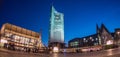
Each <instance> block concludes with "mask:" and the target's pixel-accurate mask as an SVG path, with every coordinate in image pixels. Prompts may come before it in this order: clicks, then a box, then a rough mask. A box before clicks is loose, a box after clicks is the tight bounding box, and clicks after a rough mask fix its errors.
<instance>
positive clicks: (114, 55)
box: [0, 48, 120, 57]
mask: <svg viewBox="0 0 120 57" xmlns="http://www.w3.org/2000/svg"><path fill="white" fill-rule="evenodd" d="M119 51H120V48H116V49H109V50H104V51H96V52H88V53H51V54H46V53H40V54H39V53H36V54H34V53H24V52H16V51H15V52H3V51H0V57H120V52H119Z"/></svg>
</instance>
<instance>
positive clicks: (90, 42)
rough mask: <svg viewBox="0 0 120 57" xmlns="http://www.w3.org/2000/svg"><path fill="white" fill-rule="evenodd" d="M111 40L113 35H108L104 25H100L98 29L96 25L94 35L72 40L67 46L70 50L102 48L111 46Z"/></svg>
mask: <svg viewBox="0 0 120 57" xmlns="http://www.w3.org/2000/svg"><path fill="white" fill-rule="evenodd" d="M116 32H117V31H116ZM113 40H114V37H113V33H110V32H109V31H108V30H107V28H106V27H105V26H104V24H102V25H101V28H99V27H98V25H97V26H96V34H93V35H90V36H86V37H82V38H74V39H72V40H70V41H69V42H68V46H69V47H71V48H78V47H89V46H96V45H102V46H104V45H109V44H113Z"/></svg>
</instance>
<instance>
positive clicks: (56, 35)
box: [48, 6, 64, 48]
mask: <svg viewBox="0 0 120 57" xmlns="http://www.w3.org/2000/svg"><path fill="white" fill-rule="evenodd" d="M49 32H50V35H49V45H48V46H49V47H51V48H53V47H59V48H63V47H64V15H63V14H62V13H60V12H58V11H56V10H55V8H54V7H53V6H52V10H51V18H50V31H49Z"/></svg>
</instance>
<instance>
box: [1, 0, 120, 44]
mask: <svg viewBox="0 0 120 57" xmlns="http://www.w3.org/2000/svg"><path fill="white" fill-rule="evenodd" d="M52 5H53V6H54V7H55V9H56V10H57V11H58V12H61V13H63V14H64V29H65V30H64V32H65V43H68V41H69V40H71V39H73V38H75V37H84V36H88V35H92V34H95V33H96V24H98V25H99V27H100V25H101V24H102V23H103V24H105V26H106V27H107V29H108V30H109V31H110V32H114V29H115V28H120V1H119V0H0V27H1V26H2V25H3V24H4V23H11V24H14V25H17V26H20V27H23V28H26V29H29V30H33V31H35V32H40V29H42V41H43V43H44V44H45V45H47V44H48V37H49V25H50V24H49V23H50V13H51V7H52Z"/></svg>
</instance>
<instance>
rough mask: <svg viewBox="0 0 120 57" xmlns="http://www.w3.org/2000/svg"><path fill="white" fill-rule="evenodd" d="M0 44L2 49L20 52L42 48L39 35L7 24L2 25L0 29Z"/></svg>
mask: <svg viewBox="0 0 120 57" xmlns="http://www.w3.org/2000/svg"><path fill="white" fill-rule="evenodd" d="M0 43H1V46H2V47H5V48H8V49H12V50H22V51H34V50H35V49H41V48H42V47H44V45H43V44H42V42H41V35H40V34H39V33H37V32H34V31H31V30H27V29H25V28H22V27H19V26H16V25H12V24H9V23H6V24H3V26H2V28H1V39H0Z"/></svg>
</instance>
